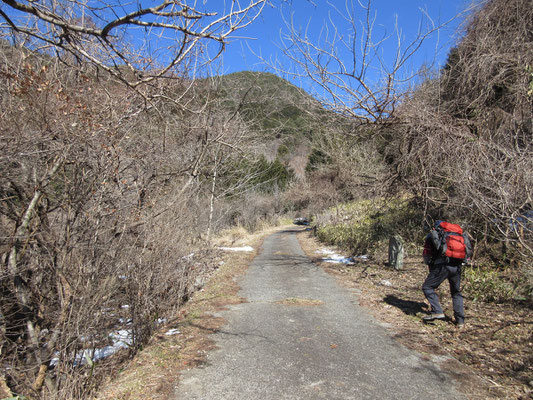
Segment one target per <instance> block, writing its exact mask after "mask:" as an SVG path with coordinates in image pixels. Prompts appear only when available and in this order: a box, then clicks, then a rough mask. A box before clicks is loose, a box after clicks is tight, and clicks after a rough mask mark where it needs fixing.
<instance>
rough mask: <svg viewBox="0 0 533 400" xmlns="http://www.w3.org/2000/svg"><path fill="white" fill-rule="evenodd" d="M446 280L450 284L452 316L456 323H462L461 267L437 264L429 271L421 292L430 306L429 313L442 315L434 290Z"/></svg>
mask: <svg viewBox="0 0 533 400" xmlns="http://www.w3.org/2000/svg"><path fill="white" fill-rule="evenodd" d="M445 279H448V282H450V293H451V295H452V301H453V315H454V317H455V322H456V323H462V322H464V319H465V312H464V306H463V295H462V294H461V289H460V287H461V266H460V265H447V264H437V265H434V266H432V267H430V269H429V274H428V276H427V278H426V280H425V281H424V284H423V285H422V290H423V291H424V295H425V296H426V299H428V301H429V304H430V305H431V312H432V313H435V314H440V313H443V311H442V307H441V305H440V303H439V297H438V296H437V293H435V289H436V288H438V287H439V285H440V284H441V283H442V282H444V280H445Z"/></svg>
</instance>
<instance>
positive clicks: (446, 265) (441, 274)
mask: <svg viewBox="0 0 533 400" xmlns="http://www.w3.org/2000/svg"><path fill="white" fill-rule="evenodd" d="M471 256H472V246H471V244H470V240H469V239H468V235H467V234H466V233H463V230H462V228H461V227H460V226H459V225H456V224H450V223H449V222H444V221H437V222H436V223H435V226H434V228H433V229H432V230H431V231H430V233H429V234H428V235H427V236H426V240H425V242H424V253H423V257H424V263H425V264H427V265H428V267H429V274H428V276H427V278H426V280H425V281H424V284H423V285H422V291H423V292H424V295H425V296H426V299H427V300H428V301H429V304H430V305H431V311H430V314H429V315H427V316H425V317H424V318H423V321H424V322H430V321H434V320H444V319H445V318H446V316H445V315H444V312H443V310H442V307H441V305H440V303H439V297H438V296H437V293H435V289H436V288H438V287H439V285H440V284H441V283H442V282H443V281H444V280H445V279H448V282H449V283H450V292H451V295H452V301H453V314H454V318H455V324H456V325H457V327H458V328H463V327H464V323H465V314H464V306H463V295H462V294H461V265H462V264H463V263H464V262H466V261H467V260H468V259H469V258H470V257H471Z"/></svg>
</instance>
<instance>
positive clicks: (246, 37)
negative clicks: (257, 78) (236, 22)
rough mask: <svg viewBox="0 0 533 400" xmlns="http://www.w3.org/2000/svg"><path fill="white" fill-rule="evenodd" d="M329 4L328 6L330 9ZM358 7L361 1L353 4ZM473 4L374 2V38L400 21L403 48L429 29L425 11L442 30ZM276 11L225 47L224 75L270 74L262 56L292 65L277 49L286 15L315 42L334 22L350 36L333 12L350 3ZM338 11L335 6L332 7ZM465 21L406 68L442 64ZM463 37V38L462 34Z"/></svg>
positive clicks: (298, 2)
mask: <svg viewBox="0 0 533 400" xmlns="http://www.w3.org/2000/svg"><path fill="white" fill-rule="evenodd" d="M210 3H212V1H207V2H206V7H207V8H209V7H211V5H210ZM328 3H329V4H328ZM354 3H356V4H357V0H354ZM470 3H471V2H470V1H469V0H396V1H394V0H374V1H373V2H372V15H374V13H376V15H377V19H376V24H375V29H374V31H375V36H378V35H383V34H385V33H392V30H393V27H394V23H395V20H396V18H397V19H398V26H399V27H400V29H401V31H402V39H403V41H404V43H407V42H409V41H411V40H412V39H413V38H414V37H415V36H416V34H417V31H418V28H419V26H420V24H422V26H423V27H424V26H427V24H428V23H429V20H428V18H427V17H424V16H423V13H422V12H421V9H423V10H425V11H426V12H427V15H428V16H429V17H430V18H431V20H432V21H433V23H434V24H436V25H439V24H441V23H443V22H445V21H449V20H451V19H453V18H454V16H456V15H457V14H459V13H461V12H462V11H463V10H465V9H466V8H467V7H468V6H469V4H470ZM275 4H277V6H266V7H265V8H264V10H263V13H262V14H261V16H260V17H259V18H258V19H257V20H256V21H255V22H254V23H253V24H252V25H251V26H249V27H247V28H246V29H244V30H241V31H238V32H236V36H238V37H236V38H234V39H233V40H232V41H231V43H229V45H228V46H227V48H226V51H225V53H224V55H223V67H222V72H223V73H231V72H236V71H242V70H257V71H268V70H269V67H268V66H267V65H265V64H264V63H263V62H261V60H259V59H258V58H257V57H256V56H255V55H254V54H253V53H256V54H262V56H263V57H264V58H266V59H273V60H274V59H277V60H278V62H281V63H287V60H284V59H283V56H282V54H281V51H280V50H279V48H278V46H280V44H281V40H280V32H287V27H286V26H285V22H284V21H283V18H282V15H283V16H284V17H285V18H286V19H290V18H291V15H292V16H293V18H294V23H295V25H296V26H297V27H301V28H302V29H304V28H305V27H308V34H309V36H310V37H314V38H317V37H318V35H319V33H320V30H321V29H322V27H323V26H324V25H325V24H326V23H327V21H328V19H331V21H333V22H334V23H335V24H336V25H337V26H338V27H339V32H340V33H341V34H348V27H347V26H346V25H345V24H344V23H343V21H342V18H341V17H340V16H339V14H338V13H337V12H335V11H334V7H337V8H338V9H339V10H340V11H341V12H343V13H344V10H345V4H346V2H345V0H331V1H325V0H313V1H309V0H292V1H285V2H281V1H279V0H278V1H276V3H275ZM332 6H333V7H332ZM364 17H365V15H364V13H363V12H362V10H360V11H358V12H357V14H356V18H357V19H359V18H361V19H364ZM462 22H463V18H461V17H459V18H457V19H455V20H453V21H452V22H450V23H449V24H448V25H446V26H445V27H444V28H442V29H441V30H439V32H438V33H434V34H432V35H431V37H430V38H429V39H428V40H426V41H425V42H424V44H423V46H422V47H421V48H420V49H419V50H418V51H417V53H416V55H415V56H414V57H413V58H412V59H411V60H410V62H409V63H408V64H407V65H406V68H407V69H408V70H410V71H416V70H418V69H419V68H420V66H421V65H423V64H431V63H433V62H435V63H436V65H437V66H438V65H442V64H443V63H444V62H445V61H446V57H447V54H448V51H449V49H450V47H452V46H453V45H454V44H455V43H456V42H457V40H458V37H459V36H458V29H459V28H460V26H461V23H462ZM459 35H460V33H459ZM395 48H396V41H395V40H394V39H392V40H388V41H387V42H385V43H384V44H383V46H382V49H381V52H382V55H383V57H385V58H387V57H388V56H392V55H393V54H394V51H395Z"/></svg>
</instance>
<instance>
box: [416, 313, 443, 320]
mask: <svg viewBox="0 0 533 400" xmlns="http://www.w3.org/2000/svg"><path fill="white" fill-rule="evenodd" d="M444 319H446V315H444V314H443V313H438V314H437V313H431V314H429V315H426V316H425V317H424V318H422V320H423V321H424V322H431V321H435V320H444Z"/></svg>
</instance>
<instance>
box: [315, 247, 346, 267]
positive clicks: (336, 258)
mask: <svg viewBox="0 0 533 400" xmlns="http://www.w3.org/2000/svg"><path fill="white" fill-rule="evenodd" d="M316 253H317V254H323V255H325V256H327V257H324V258H322V259H321V261H323V262H328V263H334V264H346V265H350V264H353V263H354V259H353V258H352V257H344V256H341V255H339V254H336V253H335V252H334V251H333V250H329V249H322V250H317V251H316Z"/></svg>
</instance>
